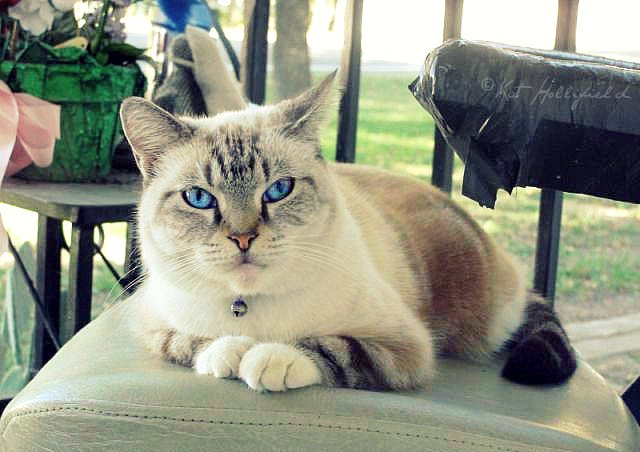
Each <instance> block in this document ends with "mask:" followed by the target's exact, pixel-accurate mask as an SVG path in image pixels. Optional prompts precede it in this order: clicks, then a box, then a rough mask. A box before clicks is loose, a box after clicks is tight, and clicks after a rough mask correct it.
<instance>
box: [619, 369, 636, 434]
mask: <svg viewBox="0 0 640 452" xmlns="http://www.w3.org/2000/svg"><path fill="white" fill-rule="evenodd" d="M622 400H624V403H625V404H626V405H627V408H629V411H631V414H633V417H635V418H636V421H637V422H638V424H640V377H638V378H636V381H634V382H633V383H631V384H630V385H629V387H628V388H627V389H625V391H624V393H623V394H622Z"/></svg>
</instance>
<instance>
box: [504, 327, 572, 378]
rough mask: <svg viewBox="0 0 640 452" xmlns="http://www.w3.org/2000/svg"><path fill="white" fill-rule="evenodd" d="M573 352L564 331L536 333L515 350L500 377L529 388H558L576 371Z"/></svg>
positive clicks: (516, 346) (512, 351)
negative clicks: (536, 386)
mask: <svg viewBox="0 0 640 452" xmlns="http://www.w3.org/2000/svg"><path fill="white" fill-rule="evenodd" d="M577 366H578V364H577V361H576V356H575V352H574V351H573V348H572V347H571V345H570V344H569V341H568V339H567V337H566V335H565V334H564V331H562V330H560V331H555V330H546V329H543V330H539V331H537V332H536V333H534V334H531V335H530V336H528V337H526V338H524V339H523V340H522V341H521V342H519V343H518V344H517V345H515V346H514V348H513V349H512V350H511V351H510V353H509V355H508V356H507V361H506V363H505V365H504V367H503V369H502V376H503V377H504V378H506V379H507V380H511V381H513V382H515V383H522V384H528V385H547V384H561V383H564V382H565V381H567V380H568V379H569V378H570V377H571V376H572V375H573V373H574V372H575V371H576V368H577Z"/></svg>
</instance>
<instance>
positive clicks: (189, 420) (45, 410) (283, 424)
mask: <svg viewBox="0 0 640 452" xmlns="http://www.w3.org/2000/svg"><path fill="white" fill-rule="evenodd" d="M64 411H68V412H72V411H76V412H84V413H90V414H95V415H100V416H110V417H116V418H117V417H122V418H132V419H146V420H162V421H175V422H186V423H191V424H212V425H239V426H250V427H314V428H324V429H329V430H343V431H352V432H361V433H380V434H383V435H388V436H397V437H407V438H420V439H431V440H435V441H444V442H448V443H454V444H461V445H465V446H472V447H484V448H487V449H493V450H498V451H503V452H525V450H524V449H511V448H506V447H501V446H494V445H490V444H483V443H478V442H475V441H467V440H458V439H451V438H445V437H443V436H437V435H423V434H419V433H401V432H390V431H385V430H376V429H372V428H362V427H345V426H342V425H332V424H320V423H318V424H314V423H301V422H243V421H221V420H213V419H197V418H188V417H172V416H156V415H154V416H147V415H140V414H129V413H117V412H113V411H102V410H95V409H92V408H86V407H58V408H42V409H40V410H30V411H24V412H22V413H17V414H15V415H13V416H12V417H11V418H10V419H8V421H9V422H8V423H7V425H8V424H9V423H10V422H11V421H13V420H14V419H17V418H20V417H24V416H33V415H38V414H44V413H52V412H64ZM3 436H4V434H3Z"/></svg>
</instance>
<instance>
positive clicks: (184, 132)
mask: <svg viewBox="0 0 640 452" xmlns="http://www.w3.org/2000/svg"><path fill="white" fill-rule="evenodd" d="M120 120H121V121H122V130H123V131H124V134H125V136H126V137H127V140H129V144H131V148H132V149H133V156H134V157H135V159H136V163H137V164H138V168H140V172H141V173H142V175H143V176H144V177H145V178H147V177H149V176H151V175H152V174H153V171H154V166H155V164H156V162H157V160H158V158H160V157H161V156H162V154H164V153H165V152H166V151H167V149H170V148H171V147H172V145H173V144H175V143H179V142H181V141H185V140H188V139H189V138H190V137H191V136H192V135H193V129H192V128H191V127H190V126H189V125H187V124H185V123H184V122H182V121H180V120H179V119H177V118H176V117H175V116H173V115H172V114H171V113H169V112H167V111H165V110H163V109H162V108H160V107H158V106H157V105H155V104H153V103H152V102H149V101H148V100H145V99H143V98H141V97H129V98H127V99H125V100H124V101H123V102H122V106H121V107H120Z"/></svg>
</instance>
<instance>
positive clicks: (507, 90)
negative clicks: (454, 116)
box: [480, 77, 631, 110]
mask: <svg viewBox="0 0 640 452" xmlns="http://www.w3.org/2000/svg"><path fill="white" fill-rule="evenodd" d="M480 87H481V88H482V89H483V90H484V91H493V90H494V89H496V94H495V97H496V98H497V97H502V98H504V99H517V98H519V97H520V96H521V95H523V94H524V93H525V92H526V93H532V92H534V91H535V94H534V95H533V96H532V97H531V100H530V102H529V105H533V104H534V103H539V104H540V105H542V104H544V102H545V101H546V100H547V99H549V100H551V99H569V100H571V99H572V100H573V102H571V109H572V110H575V109H576V108H577V107H578V105H579V104H580V101H582V99H631V96H629V94H627V90H628V89H629V87H628V86H627V87H625V88H624V90H622V91H617V92H614V91H613V87H612V86H607V87H606V88H603V89H598V88H596V87H592V86H590V87H587V88H583V89H579V88H577V87H575V86H563V85H559V84H557V83H556V80H555V79H553V78H551V77H547V78H545V79H544V81H543V82H542V84H541V85H540V87H539V88H538V89H537V90H535V88H534V87H533V86H530V85H516V83H515V81H514V80H511V81H502V82H500V84H497V83H496V82H495V80H493V79H492V78H485V79H483V80H482V81H481V82H480Z"/></svg>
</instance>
